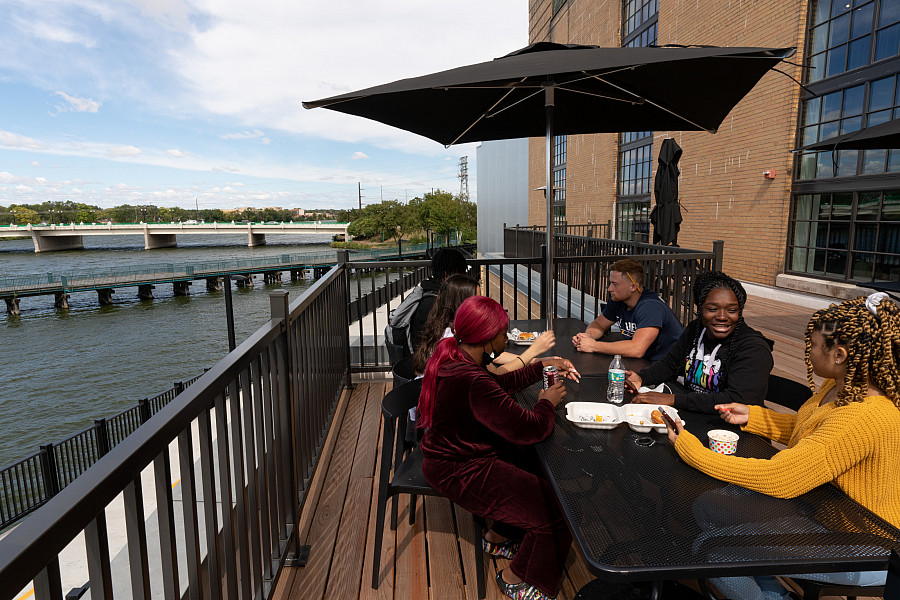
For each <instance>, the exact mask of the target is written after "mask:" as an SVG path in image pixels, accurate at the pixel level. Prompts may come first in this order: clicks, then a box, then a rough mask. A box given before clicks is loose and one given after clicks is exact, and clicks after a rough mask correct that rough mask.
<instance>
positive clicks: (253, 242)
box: [247, 233, 266, 248]
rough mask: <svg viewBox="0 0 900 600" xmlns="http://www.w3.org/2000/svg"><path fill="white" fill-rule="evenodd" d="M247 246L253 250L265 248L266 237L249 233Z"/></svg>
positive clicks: (262, 234) (261, 234)
mask: <svg viewBox="0 0 900 600" xmlns="http://www.w3.org/2000/svg"><path fill="white" fill-rule="evenodd" d="M247 245H248V246H249V247H251V248H253V247H254V246H265V245H266V235H265V234H264V233H248V234H247Z"/></svg>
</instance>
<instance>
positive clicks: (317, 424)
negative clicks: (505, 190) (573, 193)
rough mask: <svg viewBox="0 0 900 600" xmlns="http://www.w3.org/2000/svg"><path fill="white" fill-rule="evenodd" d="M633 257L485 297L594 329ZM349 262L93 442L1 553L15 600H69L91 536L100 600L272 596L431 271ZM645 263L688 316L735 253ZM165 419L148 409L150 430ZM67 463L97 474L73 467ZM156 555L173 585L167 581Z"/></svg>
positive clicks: (485, 274) (504, 267)
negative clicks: (76, 549)
mask: <svg viewBox="0 0 900 600" xmlns="http://www.w3.org/2000/svg"><path fill="white" fill-rule="evenodd" d="M719 250H721V248H720V249H719ZM621 257H622V255H621V254H618V253H607V254H598V255H577V256H562V255H558V258H557V261H556V263H555V266H554V273H553V274H552V275H553V277H552V278H550V279H549V280H548V279H547V278H546V277H545V276H542V274H541V273H540V272H539V270H538V269H539V267H540V266H541V265H542V261H543V259H542V257H541V256H540V254H536V255H532V256H523V257H515V256H514V257H509V258H502V259H472V260H469V264H470V266H471V267H472V269H473V271H474V272H475V273H477V275H478V277H479V278H480V280H481V282H482V290H483V293H485V294H487V295H489V296H490V297H492V298H495V299H497V300H498V301H499V302H500V303H501V304H502V305H503V306H504V307H505V308H506V309H507V310H508V311H509V313H510V317H511V318H514V319H525V318H536V317H538V316H541V314H540V313H541V312H542V306H543V305H544V303H543V302H542V301H541V300H542V299H543V298H544V297H545V295H546V294H548V293H553V294H555V295H556V298H557V300H558V301H557V303H556V306H557V310H558V312H557V314H558V315H559V316H577V317H579V318H581V319H582V320H588V319H590V318H593V315H594V314H596V313H597V312H598V310H599V306H600V304H601V303H600V301H599V299H598V296H599V294H597V293H593V291H592V290H597V289H600V288H598V287H597V286H598V285H599V283H600V282H602V275H597V273H603V272H605V271H607V270H608V264H609V263H611V262H612V261H614V260H616V259H618V258H621ZM348 258H349V254H348V253H347V252H342V253H341V254H340V257H339V263H338V264H337V265H336V266H334V267H333V268H331V269H330V270H329V271H328V273H327V274H325V276H323V277H322V278H321V279H319V280H318V281H316V283H314V284H313V285H312V287H310V288H309V289H308V290H307V291H306V292H305V293H304V294H303V295H302V296H301V297H300V298H298V299H297V300H296V301H294V302H293V303H289V301H288V293H287V292H286V291H284V290H277V291H273V292H271V293H270V299H271V319H270V320H269V321H268V322H267V323H266V324H265V325H263V326H262V327H260V328H259V329H258V330H257V331H256V332H254V333H253V334H252V335H251V336H250V337H249V338H248V339H247V340H245V341H244V342H243V343H242V344H240V345H239V346H238V347H237V348H236V349H235V350H233V351H232V352H230V353H229V354H228V355H226V356H225V357H224V358H223V359H222V360H220V361H219V362H218V363H216V365H214V366H213V367H212V369H210V370H209V371H208V372H206V373H204V374H203V375H202V376H200V377H199V378H198V379H197V381H196V382H194V383H193V385H191V386H190V387H188V388H187V389H185V390H184V391H182V392H181V393H180V394H178V395H177V396H176V397H175V398H174V399H171V400H170V401H169V402H168V403H167V404H165V405H164V406H161V407H160V408H159V409H158V410H156V412H155V414H153V415H152V416H151V417H149V418H148V419H146V423H144V424H143V425H141V426H140V427H137V429H136V430H135V431H133V432H132V433H130V434H126V433H124V432H126V431H128V428H129V427H130V423H133V422H135V420H136V419H137V418H138V417H137V416H136V415H135V414H133V413H128V416H122V417H121V419H119V420H117V421H115V424H114V425H113V426H110V424H109V420H107V422H106V424H105V425H104V426H103V427H102V428H95V429H93V430H92V431H93V432H94V433H96V432H97V431H103V432H104V433H103V434H100V435H97V436H95V439H94V438H92V439H91V443H92V444H96V446H91V447H96V448H98V450H96V451H86V452H85V453H86V454H89V455H90V454H91V452H93V453H94V454H95V455H96V457H95V458H96V462H95V463H94V464H93V465H92V466H90V467H89V468H87V469H86V470H85V471H84V472H83V473H81V475H80V476H78V477H76V478H74V479H73V480H72V481H71V482H70V483H69V484H68V485H65V486H62V487H61V489H59V490H57V491H56V493H55V495H53V496H52V497H50V498H49V499H48V500H46V502H44V504H43V506H41V507H40V508H39V509H38V510H37V511H35V512H34V513H33V515H32V517H31V518H28V519H25V520H23V521H22V522H21V523H19V525H18V526H17V527H16V528H15V529H13V530H12V531H10V532H9V533H8V535H7V536H6V537H5V538H4V539H3V540H0V581H2V582H3V586H0V587H2V590H0V600H2V599H3V598H13V597H14V596H15V595H17V594H18V592H19V590H21V589H23V588H24V587H25V586H26V585H27V584H28V583H29V582H32V581H33V582H34V589H35V597H36V599H37V600H44V599H45V598H46V599H49V598H53V599H55V600H59V599H61V598H62V593H63V592H62V583H61V577H60V558H59V554H60V552H61V551H62V550H63V549H64V548H65V547H66V546H68V545H69V544H70V543H71V542H72V541H73V540H75V539H76V538H78V537H82V536H83V540H84V546H85V549H86V558H87V560H86V563H87V564H86V567H85V569H84V570H85V578H86V579H89V586H90V590H91V595H92V597H95V598H108V597H112V596H113V594H114V592H113V590H114V588H117V589H118V587H119V586H122V585H125V586H128V585H130V587H129V588H127V589H128V590H129V591H130V595H129V593H128V592H124V591H122V590H118V593H117V594H116V595H117V596H120V597H121V596H125V597H142V598H148V597H150V596H151V594H157V593H159V594H160V595H161V596H163V597H165V598H171V599H173V600H174V599H180V598H205V597H209V598H249V597H254V598H256V597H260V598H269V597H271V593H272V591H273V589H274V587H275V585H276V583H277V580H278V576H279V574H280V573H281V571H282V568H283V566H284V565H285V564H287V563H288V560H289V557H290V556H292V555H293V553H294V552H295V551H296V550H297V535H296V532H297V527H298V518H299V514H300V510H301V508H302V505H303V502H304V500H305V498H306V495H307V490H308V489H309V483H310V481H311V479H312V478H313V475H314V472H315V469H316V468H317V465H318V464H319V456H320V453H321V451H322V446H323V443H324V440H325V437H326V434H327V433H328V429H329V427H330V425H331V422H332V420H333V416H334V412H335V409H336V407H337V405H338V400H339V398H340V395H341V393H342V392H343V390H344V389H345V388H346V387H348V386H349V385H350V376H351V372H362V371H367V370H387V369H389V368H390V366H389V364H388V361H387V356H386V353H384V352H383V351H382V350H383V349H382V348H381V347H380V346H381V343H382V342H381V340H380V337H379V336H380V333H381V330H383V328H384V325H385V323H386V314H387V310H388V309H389V307H390V301H391V300H394V299H396V298H398V295H399V297H402V295H403V294H404V293H405V291H406V290H407V289H409V288H410V287H412V286H413V285H415V284H416V283H417V282H418V281H421V279H422V278H423V277H424V276H425V275H426V274H427V270H428V267H429V262H428V261H424V260H419V261H402V262H400V261H396V263H395V262H394V261H388V262H384V261H374V262H362V261H354V262H350V261H349V260H348ZM635 258H636V259H637V260H642V261H644V262H645V266H646V272H647V273H648V283H650V282H656V283H658V284H659V285H657V286H656V289H657V290H658V291H661V293H662V294H663V296H664V298H666V299H667V301H668V302H670V306H673V308H674V307H678V308H679V310H681V311H682V313H684V314H687V312H686V311H690V310H691V309H690V302H689V294H688V290H689V285H690V282H691V278H692V277H693V275H694V274H696V273H698V272H701V271H702V270H704V269H709V268H713V267H714V266H715V265H716V264H717V261H718V260H720V259H721V253H720V252H719V254H717V253H716V252H707V253H702V252H692V251H681V250H679V251H675V252H656V253H654V252H650V251H649V250H648V251H646V252H643V253H641V254H638V255H635ZM397 263H399V264H397ZM542 277H543V279H542ZM550 282H552V285H550ZM592 286H593V287H592ZM677 312H678V311H676V313H677ZM357 334H358V336H357ZM150 410H151V406H150V402H149V401H148V402H145V403H143V404H142V405H141V407H140V408H139V409H138V416H140V415H141V414H142V413H141V412H140V411H145V413H143V414H146V411H150ZM126 412H127V411H126ZM124 414H125V413H123V415H124ZM142 420H143V419H142ZM104 435H105V437H106V439H105V441H104V439H103V436H104ZM119 437H121V438H122V439H120V440H119V439H118V438H119ZM114 440H118V441H117V443H115V444H113V441H114ZM104 444H106V446H104ZM104 447H105V448H106V450H107V451H106V452H105V453H104V452H102V450H103V449H104ZM41 456H42V458H40V459H38V460H37V462H29V463H23V464H22V466H21V470H20V471H19V472H17V473H16V476H18V477H20V479H22V481H23V485H22V489H23V490H27V489H28V486H29V485H31V484H29V483H27V481H32V480H37V478H38V477H40V475H39V473H40V471H41V469H42V468H43V466H42V465H41V464H40V460H51V458H52V460H54V461H55V460H56V458H57V454H56V453H54V452H47V453H44V454H42V455H41ZM62 462H63V463H65V464H64V467H65V468H66V469H69V468H71V469H79V468H81V466H80V465H79V464H78V460H75V459H72V458H69V457H68V456H64V457H63V458H62ZM173 464H177V470H178V475H177V476H176V475H174V474H173ZM51 466H54V465H51ZM55 468H58V466H55ZM29 478H30V479H29ZM176 485H177V486H178V489H179V491H180V494H179V500H180V501H179V502H175V501H174V499H173V488H174V487H176ZM145 488H147V490H146V493H148V494H152V495H153V496H154V498H153V501H151V502H150V504H154V503H155V522H156V524H157V525H158V526H157V527H152V528H151V527H148V526H147V517H148V516H149V515H147V514H145V509H144V505H145V502H144V494H145ZM34 493H37V491H35V492H34ZM118 497H120V498H121V500H116V499H117V498H118ZM114 500H116V501H115V502H114ZM119 502H121V506H122V508H119V506H120V505H119ZM114 511H121V512H122V513H124V515H123V516H124V519H123V520H124V525H123V526H122V527H121V529H116V530H115V531H113V532H112V533H110V532H109V531H108V524H112V523H116V522H117V520H109V521H108V519H107V514H108V513H114ZM176 512H178V513H179V515H178V519H177V522H178V525H177V526H176ZM111 535H112V536H118V537H117V539H123V540H124V541H125V549H126V550H127V565H128V569H129V577H128V578H127V581H121V580H123V579H126V578H123V577H117V578H116V581H114V580H113V575H112V567H111V560H110V552H109V548H110V537H111ZM151 557H152V558H153V561H154V563H155V564H156V565H158V568H159V569H160V571H159V572H160V573H161V575H160V577H158V578H154V579H153V580H152V581H151V578H150V568H149V566H148V565H149V563H150V558H151Z"/></svg>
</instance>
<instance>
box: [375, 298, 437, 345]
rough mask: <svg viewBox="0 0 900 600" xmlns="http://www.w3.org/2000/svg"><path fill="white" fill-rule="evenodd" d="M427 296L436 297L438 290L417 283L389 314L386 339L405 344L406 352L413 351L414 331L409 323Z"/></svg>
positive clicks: (385, 333) (385, 330) (391, 342)
mask: <svg viewBox="0 0 900 600" xmlns="http://www.w3.org/2000/svg"><path fill="white" fill-rule="evenodd" d="M425 296H432V297H436V296H437V292H434V291H431V290H424V289H422V286H421V285H417V286H416V287H414V288H413V291H412V292H410V294H409V296H407V297H406V298H405V299H404V300H403V302H401V303H400V306H398V307H397V308H395V309H394V310H392V311H391V312H390V314H389V315H388V324H387V326H386V327H385V328H384V339H385V340H387V342H388V343H390V344H394V345H395V346H404V347H405V348H406V350H405V351H404V354H412V353H413V340H412V332H411V330H410V327H409V324H410V322H411V321H412V318H413V315H414V314H415V312H416V309H417V308H419V301H421V300H422V298H424V297H425Z"/></svg>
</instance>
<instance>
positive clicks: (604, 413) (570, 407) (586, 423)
mask: <svg viewBox="0 0 900 600" xmlns="http://www.w3.org/2000/svg"><path fill="white" fill-rule="evenodd" d="M657 409H662V410H665V411H666V412H667V413H668V414H669V416H670V417H672V419H673V420H681V417H679V416H678V411H677V410H676V409H675V408H672V407H671V406H662V407H661V406H659V405H657V404H626V405H624V406H616V405H615V404H609V403H608V402H570V403H568V404H566V419H568V420H569V421H571V422H572V423H574V424H575V425H576V426H578V427H584V428H587V429H612V428H613V427H617V426H619V425H620V424H621V423H628V426H629V427H630V428H631V429H632V430H633V431H636V432H638V433H647V432H649V431H650V430H651V429H655V430H656V431H658V432H660V433H665V431H666V425H665V423H662V424H657V423H654V422H653V419H652V418H651V417H650V413H652V412H653V411H654V410H657ZM598 415H599V416H600V417H601V418H602V420H601V421H597V420H596V417H597V416H598ZM681 424H682V425H684V421H683V420H681Z"/></svg>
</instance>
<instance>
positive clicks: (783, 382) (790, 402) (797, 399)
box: [766, 375, 812, 411]
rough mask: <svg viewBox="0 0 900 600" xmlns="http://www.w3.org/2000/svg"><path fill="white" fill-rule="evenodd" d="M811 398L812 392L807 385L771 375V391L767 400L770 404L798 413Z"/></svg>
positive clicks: (767, 395)
mask: <svg viewBox="0 0 900 600" xmlns="http://www.w3.org/2000/svg"><path fill="white" fill-rule="evenodd" d="M810 396H812V391H811V390H810V389H809V386H808V385H807V384H805V383H800V382H798V381H794V380H792V379H785V378H784V377H779V376H778V375H769V391H768V392H767V393H766V400H768V401H769V402H774V403H775V404H780V405H781V406H784V407H785V408H789V409H791V410H793V411H797V410H799V408H800V407H801V406H803V403H804V402H806V401H807V400H809V398H810Z"/></svg>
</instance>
